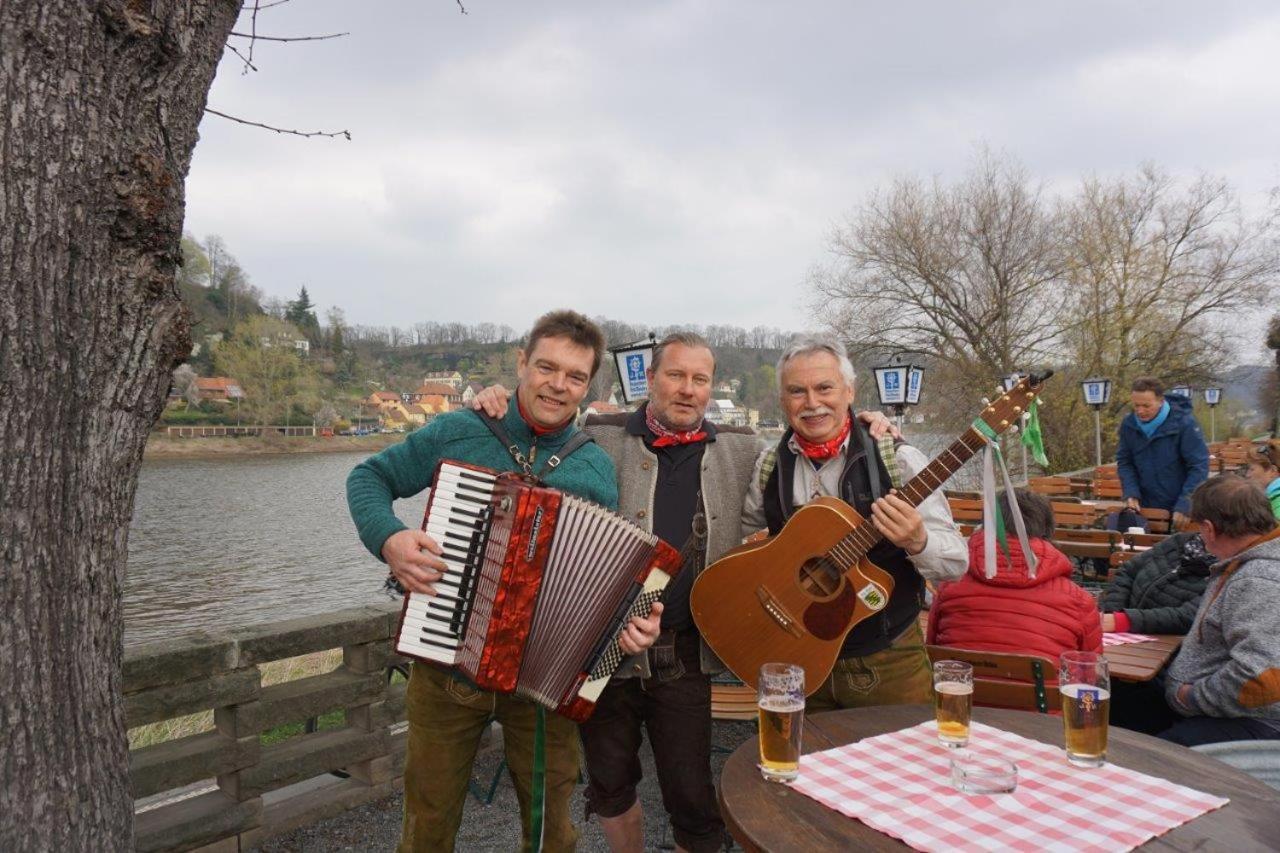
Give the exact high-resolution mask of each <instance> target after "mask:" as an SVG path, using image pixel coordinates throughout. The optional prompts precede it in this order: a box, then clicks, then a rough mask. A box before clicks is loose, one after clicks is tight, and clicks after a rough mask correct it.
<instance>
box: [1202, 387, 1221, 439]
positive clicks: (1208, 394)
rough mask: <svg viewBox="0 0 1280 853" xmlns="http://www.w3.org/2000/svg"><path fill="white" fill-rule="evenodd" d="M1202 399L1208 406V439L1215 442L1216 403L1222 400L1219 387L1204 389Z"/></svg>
mask: <svg viewBox="0 0 1280 853" xmlns="http://www.w3.org/2000/svg"><path fill="white" fill-rule="evenodd" d="M1204 401H1205V404H1206V405H1208V406H1209V441H1210V442H1216V441H1217V440H1218V418H1217V411H1218V404H1219V403H1221V402H1222V389H1221V388H1206V389H1204Z"/></svg>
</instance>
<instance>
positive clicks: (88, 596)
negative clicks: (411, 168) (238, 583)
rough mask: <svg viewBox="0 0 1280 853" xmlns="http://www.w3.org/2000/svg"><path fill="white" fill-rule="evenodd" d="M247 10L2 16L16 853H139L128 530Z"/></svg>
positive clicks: (229, 1)
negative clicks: (124, 693) (218, 94)
mask: <svg viewBox="0 0 1280 853" xmlns="http://www.w3.org/2000/svg"><path fill="white" fill-rule="evenodd" d="M239 9H240V3H239V2H238V0H189V2H185V3H134V2H124V0H102V2H98V3H83V2H77V1H75V0H41V2H31V0H14V2H5V3H0V115H3V116H4V121H2V122H0V175H3V179H2V180H0V257H3V258H4V269H5V272H4V273H3V276H4V280H3V284H2V285H0V353H4V354H5V355H4V357H3V358H0V447H3V448H4V452H3V454H0V460H2V461H0V542H3V543H4V546H3V557H2V559H3V564H2V566H0V577H2V578H3V580H2V581H0V612H3V613H4V617H5V618H4V619H3V620H2V621H0V681H3V684H4V688H3V690H0V719H3V720H4V725H3V726H2V727H0V774H2V775H3V779H4V782H3V784H0V815H3V818H0V849H5V850H37V849H43V850H89V849H92V850H128V849H132V847H133V801H132V797H131V796H130V792H129V775H128V773H129V771H128V768H129V761H128V753H127V749H128V747H127V742H126V738H125V721H124V705H123V701H122V698H121V678H120V661H121V655H122V650H123V644H122V619H121V597H122V596H121V592H122V589H123V586H124V568H125V555H126V540H127V531H128V529H129V518H130V515H131V513H132V509H133V496H134V488H135V486H136V483H137V473H138V467H139V464H140V463H141V461H142V450H143V446H144V444H145V443H146V438H147V433H148V432H149V430H150V428H151V425H152V424H153V423H154V422H155V420H156V418H157V417H158V416H159V414H160V411H161V409H162V408H163V406H164V401H165V396H166V393H167V391H168V388H169V383H170V380H171V371H172V370H173V368H174V367H175V366H176V365H177V364H178V363H179V362H180V361H182V360H183V359H184V358H186V356H187V355H188V354H189V353H190V352H191V335H190V328H189V324H188V323H189V321H188V315H187V313H186V311H184V309H183V307H182V303H181V300H180V298H179V294H178V290H177V288H176V286H175V274H176V271H177V266H178V263H179V261H180V259H181V250H180V245H179V244H180V241H181V238H182V216H183V205H184V181H185V179H186V175H187V169H188V167H189V165H190V163H191V153H192V149H193V148H194V146H195V143H196V137H197V134H196V128H197V125H198V124H199V122H200V118H201V116H202V115H203V111H204V106H205V98H206V95H207V93H208V91H209V85H210V83H211V82H212V80H213V75H214V71H215V69H216V67H217V64H218V60H219V58H220V57H221V55H222V47H223V45H224V44H225V43H226V40H227V33H228V32H230V30H231V26H232V24H233V23H234V21H235V19H236V15H237V14H238V12H239ZM51 318H56V322H51V321H50V320H51ZM33 400H40V401H41V403H40V405H32V403H31V401H33Z"/></svg>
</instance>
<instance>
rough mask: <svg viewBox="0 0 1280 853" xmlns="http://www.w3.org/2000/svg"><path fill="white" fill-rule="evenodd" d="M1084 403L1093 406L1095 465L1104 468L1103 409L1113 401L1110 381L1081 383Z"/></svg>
mask: <svg viewBox="0 0 1280 853" xmlns="http://www.w3.org/2000/svg"><path fill="white" fill-rule="evenodd" d="M1080 389H1081V390H1082V391H1083V392H1084V401H1085V402H1086V403H1088V404H1089V405H1090V406H1093V446H1094V458H1095V460H1096V461H1095V462H1094V464H1095V465H1096V466H1098V467H1101V466H1102V407H1103V406H1105V405H1106V404H1107V402H1108V401H1109V400H1110V399H1111V380H1110V379H1100V378H1094V379H1086V380H1084V381H1083V382H1081V383H1080Z"/></svg>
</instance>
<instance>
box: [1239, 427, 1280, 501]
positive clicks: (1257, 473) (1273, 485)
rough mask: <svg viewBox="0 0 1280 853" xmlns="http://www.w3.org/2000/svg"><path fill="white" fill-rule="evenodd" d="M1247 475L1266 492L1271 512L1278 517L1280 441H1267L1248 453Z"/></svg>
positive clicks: (1279, 499)
mask: <svg viewBox="0 0 1280 853" xmlns="http://www.w3.org/2000/svg"><path fill="white" fill-rule="evenodd" d="M1247 476H1248V477H1249V479H1250V480H1252V481H1253V482H1255V483H1257V484H1258V486H1259V487H1260V488H1261V489H1262V490H1263V491H1264V492H1266V493H1267V500H1269V501H1271V514H1272V515H1274V516H1275V517H1276V518H1278V519H1280V441H1275V440H1272V441H1269V442H1267V443H1266V444H1264V445H1263V446H1262V449H1261V450H1255V451H1253V452H1251V453H1250V454H1249V468H1248V475H1247Z"/></svg>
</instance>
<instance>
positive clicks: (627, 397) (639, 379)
mask: <svg viewBox="0 0 1280 853" xmlns="http://www.w3.org/2000/svg"><path fill="white" fill-rule="evenodd" d="M655 346H657V340H656V339H655V338H654V336H653V332H650V333H649V337H648V338H642V339H640V340H638V341H635V342H634V343H629V344H623V345H622V346H617V347H610V348H609V354H610V355H612V356H613V366H614V368H615V369H616V370H617V371H618V381H619V382H620V383H622V400H623V403H624V404H625V405H630V404H632V403H638V402H640V401H641V400H647V399H648V398H649V367H650V366H651V365H652V364H653V350H654V347H655Z"/></svg>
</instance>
